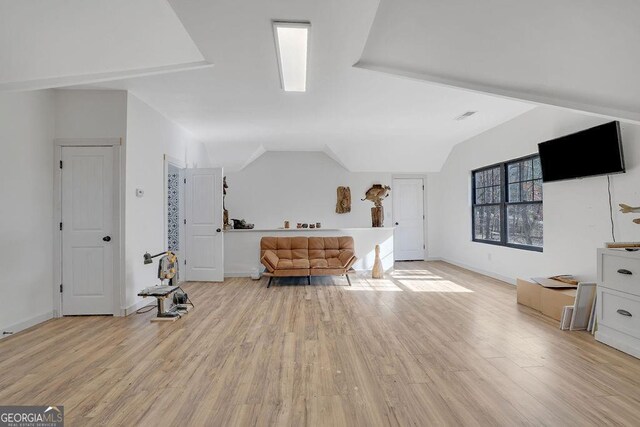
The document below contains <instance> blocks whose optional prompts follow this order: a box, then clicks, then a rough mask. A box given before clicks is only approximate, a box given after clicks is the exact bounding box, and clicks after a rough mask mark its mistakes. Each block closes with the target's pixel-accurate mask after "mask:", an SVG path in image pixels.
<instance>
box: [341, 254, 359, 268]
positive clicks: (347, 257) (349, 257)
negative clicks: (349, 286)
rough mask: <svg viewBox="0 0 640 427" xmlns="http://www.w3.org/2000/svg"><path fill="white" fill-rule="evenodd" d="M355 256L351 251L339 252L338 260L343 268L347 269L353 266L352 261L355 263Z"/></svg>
mask: <svg viewBox="0 0 640 427" xmlns="http://www.w3.org/2000/svg"><path fill="white" fill-rule="evenodd" d="M354 258H355V255H354V253H353V251H352V250H345V251H341V252H340V254H339V255H338V259H339V260H340V262H341V263H342V267H343V268H349V267H351V265H352V264H353V262H352V261H355V259H354Z"/></svg>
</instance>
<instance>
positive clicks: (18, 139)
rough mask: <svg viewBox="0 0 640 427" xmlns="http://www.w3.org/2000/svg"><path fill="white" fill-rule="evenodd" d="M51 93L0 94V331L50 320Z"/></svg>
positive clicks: (51, 214)
mask: <svg viewBox="0 0 640 427" xmlns="http://www.w3.org/2000/svg"><path fill="white" fill-rule="evenodd" d="M53 108H54V99H53V92H51V91H37V92H25V93H2V94H0V141H2V156H0V168H1V169H2V185H1V186H0V199H1V200H2V201H3V202H2V203H0V219H1V221H0V241H1V242H2V245H1V246H0V269H1V270H2V275H1V276H0V294H2V296H3V297H2V300H3V301H4V304H3V305H2V310H0V331H13V332H17V331H19V330H21V329H24V328H26V327H29V326H31V325H33V324H35V323H38V322H41V321H43V320H46V319H48V318H51V317H52V314H53V313H52V304H53V273H52V269H51V267H52V265H53V241H52V240H53V227H52V225H53V222H52V216H53V183H52V179H53V143H52V140H53V132H54V120H53V117H54V114H53Z"/></svg>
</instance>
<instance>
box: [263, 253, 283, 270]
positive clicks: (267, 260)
mask: <svg viewBox="0 0 640 427" xmlns="http://www.w3.org/2000/svg"><path fill="white" fill-rule="evenodd" d="M278 261H279V259H278V256H277V255H276V254H275V253H273V251H270V250H269V251H265V252H264V255H263V256H262V258H261V259H260V262H261V263H262V265H264V266H265V267H267V270H269V272H271V273H273V270H275V269H276V268H277V267H278Z"/></svg>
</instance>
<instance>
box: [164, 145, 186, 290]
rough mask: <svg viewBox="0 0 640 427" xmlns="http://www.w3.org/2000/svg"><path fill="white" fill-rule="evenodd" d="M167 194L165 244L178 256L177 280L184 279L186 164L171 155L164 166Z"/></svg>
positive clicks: (166, 158) (165, 192)
mask: <svg viewBox="0 0 640 427" xmlns="http://www.w3.org/2000/svg"><path fill="white" fill-rule="evenodd" d="M164 171H165V173H164V176H165V182H164V189H165V191H164V194H165V198H164V200H165V233H164V235H165V246H166V249H167V250H168V251H172V252H175V254H176V255H177V256H178V261H179V268H178V274H177V275H178V277H177V282H178V283H180V282H181V281H183V280H184V277H185V274H184V272H183V271H182V267H184V259H185V258H184V257H185V234H184V230H185V224H184V222H185V221H184V219H185V217H184V181H185V168H184V164H183V163H182V162H180V161H178V160H176V159H172V158H170V157H169V156H165V168H164Z"/></svg>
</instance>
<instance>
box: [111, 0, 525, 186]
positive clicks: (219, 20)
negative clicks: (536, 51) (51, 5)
mask: <svg viewBox="0 0 640 427" xmlns="http://www.w3.org/2000/svg"><path fill="white" fill-rule="evenodd" d="M170 3H171V5H172V6H173V7H174V9H175V11H176V14H177V16H178V17H179V18H180V20H181V21H182V23H183V25H184V27H185V28H186V30H187V31H188V33H189V35H190V36H191V38H192V39H193V41H194V42H195V43H196V45H197V46H198V48H199V50H200V51H201V52H202V53H203V55H204V56H205V58H206V59H207V60H209V61H212V62H215V64H216V66H215V67H214V68H211V69H206V70H195V71H189V72H183V73H173V74H163V75H157V76H148V77H142V78H132V79H126V80H122V81H119V82H111V83H109V84H104V85H99V86H100V87H103V88H116V89H126V90H129V91H131V92H133V93H134V94H135V95H136V96H137V97H139V98H140V99H143V100H144V101H145V102H146V103H148V104H149V105H151V106H153V107H154V108H156V109H157V110H158V111H160V112H162V113H163V114H164V115H165V116H167V117H169V118H171V119H172V120H174V121H176V122H177V123H179V124H180V125H182V126H183V127H185V128H186V129H188V130H189V131H191V132H192V133H193V134H194V135H195V136H196V137H197V138H198V139H199V140H201V141H203V142H205V143H207V144H208V149H209V152H210V153H211V157H212V160H213V162H215V163H216V164H219V165H221V166H224V167H225V168H227V169H229V170H237V169H240V168H242V167H245V166H246V165H247V164H249V163H251V161H252V160H254V159H256V158H258V157H259V156H260V155H261V154H262V153H264V152H266V151H324V152H325V153H328V155H329V156H331V157H332V158H334V159H336V160H337V161H339V162H340V163H341V164H342V165H344V166H345V167H346V168H347V169H349V170H352V171H379V172H384V171H387V172H399V173H400V172H429V171H437V170H439V169H440V167H441V166H442V163H443V162H444V160H445V159H446V157H447V156H448V154H449V152H450V150H451V148H452V147H453V146H454V145H455V144H457V143H459V142H461V141H464V140H466V139H468V138H471V137H473V136H475V135H477V134H478V133H481V132H484V131H486V130H488V129H490V128H492V127H494V126H497V125H499V124H501V123H503V122H505V121H507V120H510V119H512V118H514V117H516V116H517V115H519V114H522V113H524V112H525V111H528V110H530V109H531V108H533V107H532V106H531V104H525V103H522V102H515V101H511V100H506V99H501V98H498V97H495V96H488V95H486V94H479V93H472V92H469V91H465V90H460V89H451V88H445V87H438V86H435V85H429V84H424V82H421V81H417V80H411V79H406V78H399V77H396V76H390V75H387V74H382V73H376V72H371V71H369V70H363V69H358V68H354V67H353V64H354V63H355V62H356V61H357V60H358V58H360V55H361V54H362V49H363V47H364V45H365V42H366V40H367V36H368V34H369V29H370V27H371V24H372V22H373V19H374V17H375V14H376V10H377V7H378V0H349V1H344V0H325V1H322V2H319V1H316V0H297V1H295V2H292V1H290V0H270V1H264V0H245V1H242V2H239V1H237V0H218V1H209V0H190V1H180V0H171V2H170ZM272 19H291V20H308V21H310V22H311V33H310V41H309V46H310V47H309V49H310V50H309V68H308V70H309V72H308V81H307V91H306V92H304V93H292V92H284V91H283V90H282V89H281V87H280V79H279V76H278V65H277V58H276V54H275V45H274V38H273V29H272V25H271V21H272ZM469 110H472V111H478V114H476V115H474V116H472V117H470V118H468V119H466V120H463V121H457V120H455V118H456V117H457V116H459V115H461V114H462V113H464V112H466V111H469Z"/></svg>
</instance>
